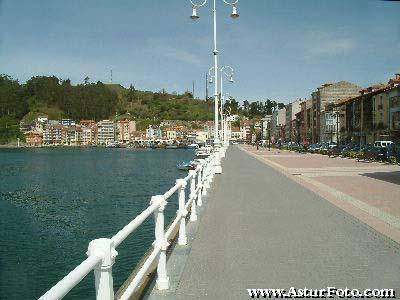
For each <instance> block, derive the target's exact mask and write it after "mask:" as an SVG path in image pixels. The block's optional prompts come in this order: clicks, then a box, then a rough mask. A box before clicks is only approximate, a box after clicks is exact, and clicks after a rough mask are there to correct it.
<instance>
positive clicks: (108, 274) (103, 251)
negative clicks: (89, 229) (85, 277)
mask: <svg viewBox="0 0 400 300" xmlns="http://www.w3.org/2000/svg"><path fill="white" fill-rule="evenodd" d="M86 254H87V255H88V256H90V255H98V256H101V257H102V258H103V259H102V261H101V262H100V263H99V265H98V266H96V268H95V269H94V277H95V286H96V299H97V300H113V299H114V289H113V277H112V266H113V264H114V262H115V257H116V256H117V255H118V252H117V251H116V250H115V247H114V242H113V241H112V240H111V239H105V238H102V239H96V240H93V241H91V242H90V243H89V247H88V251H87V252H86Z"/></svg>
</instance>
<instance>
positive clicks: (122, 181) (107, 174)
mask: <svg viewBox="0 0 400 300" xmlns="http://www.w3.org/2000/svg"><path fill="white" fill-rule="evenodd" d="M193 156H194V153H193V151H192V150H185V149H179V150H178V149H174V150H172V149H171V150H150V149H149V150H133V149H107V148H84V149H76V148H59V149H46V148H45V149H43V148H41V149H21V150H20V149H14V150H6V149H2V150H0V225H1V229H0V299H7V300H8V299H18V300H20V299H37V298H38V297H40V296H41V295H42V294H43V293H44V292H45V291H47V290H48V289H49V288H50V287H51V286H53V285H54V284H55V283H56V282H57V281H58V280H60V279H61V278H62V277H63V276H65V275H66V274H67V273H68V272H69V271H71V270H72V269H73V268H75V267H76V266H77V265H78V264H79V263H80V262H81V261H83V260H84V259H85V258H86V255H85V252H86V251H87V246H88V243H89V241H91V240H92V239H96V238H100V237H111V236H113V235H114V234H115V233H117V232H118V231H119V230H120V229H121V228H122V227H123V226H124V225H126V224H127V223H128V222H129V221H131V220H132V219H133V218H134V217H135V216H136V215H138V214H139V213H140V212H142V211H143V210H144V209H145V208H146V207H147V206H148V204H149V201H150V197H151V196H152V195H157V194H163V193H164V192H165V191H167V190H168V189H169V188H170V187H172V186H173V185H174V183H175V179H177V178H180V177H184V176H186V173H184V172H182V171H178V170H177V168H176V164H177V163H179V162H181V161H183V160H190V159H192V158H193ZM177 206H178V205H177V197H176V196H175V195H174V197H172V198H171V199H170V200H169V204H168V205H167V209H166V216H167V222H168V221H169V220H171V219H172V217H173V216H174V215H175V213H176V210H177ZM153 239H154V220H153V218H150V219H149V220H148V221H147V222H146V223H145V224H144V225H142V226H141V227H140V230H138V231H137V232H135V233H134V234H132V235H131V236H130V237H128V239H126V240H125V241H124V242H123V243H122V244H121V245H120V246H119V247H118V249H117V251H118V253H119V254H118V257H117V260H116V263H115V265H114V267H113V274H114V290H115V291H116V290H117V289H118V287H119V286H120V285H121V284H122V283H123V282H124V280H125V279H126V278H127V277H128V275H129V274H130V272H131V270H132V269H133V268H134V266H135V265H136V264H137V262H138V261H139V260H140V258H141V257H142V255H143V254H144V252H145V251H146V250H147V249H148V248H149V247H150V246H151V243H152V241H153ZM94 298H95V293H94V276H93V272H91V273H90V274H89V275H88V276H87V277H86V278H85V279H84V280H83V281H82V282H81V283H80V284H79V285H78V286H77V287H76V288H74V289H73V290H72V291H71V292H70V294H69V295H68V296H67V297H66V298H65V299H94Z"/></svg>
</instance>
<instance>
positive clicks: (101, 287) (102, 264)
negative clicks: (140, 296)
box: [39, 154, 215, 300]
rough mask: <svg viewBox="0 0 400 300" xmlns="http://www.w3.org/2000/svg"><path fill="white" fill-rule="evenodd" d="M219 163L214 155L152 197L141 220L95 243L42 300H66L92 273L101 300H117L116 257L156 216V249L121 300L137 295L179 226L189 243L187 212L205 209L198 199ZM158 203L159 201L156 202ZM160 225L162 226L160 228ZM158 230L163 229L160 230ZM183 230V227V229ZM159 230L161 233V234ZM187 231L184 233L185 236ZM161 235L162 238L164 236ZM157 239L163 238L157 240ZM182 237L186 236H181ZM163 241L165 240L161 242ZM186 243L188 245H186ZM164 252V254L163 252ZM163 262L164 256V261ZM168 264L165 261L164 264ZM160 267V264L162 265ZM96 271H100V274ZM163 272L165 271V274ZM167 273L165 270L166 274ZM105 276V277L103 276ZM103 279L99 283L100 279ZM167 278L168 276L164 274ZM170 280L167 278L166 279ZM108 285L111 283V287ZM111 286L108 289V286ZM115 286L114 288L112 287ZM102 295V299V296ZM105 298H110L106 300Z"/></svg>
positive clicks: (90, 244)
mask: <svg viewBox="0 0 400 300" xmlns="http://www.w3.org/2000/svg"><path fill="white" fill-rule="evenodd" d="M214 159H215V155H214V154H211V155H210V156H209V157H208V158H206V159H203V160H202V161H201V163H200V164H199V165H198V166H197V167H196V168H195V169H194V170H191V171H189V172H188V173H189V174H188V175H187V176H186V177H185V178H182V179H178V180H176V183H175V185H174V186H173V187H172V188H170V189H169V190H168V191H167V192H165V193H164V194H163V195H160V196H154V197H152V201H151V202H150V205H149V206H148V207H147V208H146V209H145V210H143V211H142V212H141V213H140V214H139V215H138V216H136V217H135V218H134V219H133V220H132V221H131V222H129V223H128V224H127V225H126V226H125V227H123V228H122V229H121V230H120V231H118V232H117V233H116V234H115V235H114V236H113V237H111V238H110V239H97V240H93V241H91V242H90V243H89V250H88V252H87V253H86V254H87V255H88V257H87V258H86V259H85V260H84V261H83V262H82V263H81V264H79V265H78V266H77V267H76V268H75V269H74V270H72V271H71V272H70V273H69V274H67V275H66V276H65V277H64V278H62V279H61V280H60V281H59V282H58V283H57V284H55V285H54V286H53V287H52V288H51V289H50V290H48V291H47V292H46V293H45V294H44V295H43V296H41V297H40V298H39V300H56V299H61V298H63V297H64V296H65V295H66V294H67V293H68V292H69V291H70V290H72V289H73V288H74V287H75V286H76V285H77V284H78V283H79V282H80V281H82V280H83V279H84V278H85V277H86V275H87V274H89V273H90V272H91V271H92V270H95V276H96V295H97V299H113V297H114V294H113V287H112V273H111V266H112V265H113V263H114V261H115V257H116V256H117V254H118V253H117V252H116V250H115V248H116V247H118V246H119V245H120V244H121V243H122V242H123V241H124V240H125V239H126V238H127V237H128V236H129V235H130V234H132V233H133V232H134V231H135V230H136V229H137V228H138V227H139V226H140V225H142V224H143V223H144V222H145V221H146V220H147V218H148V217H149V216H150V215H152V214H155V215H157V211H158V214H159V215H158V218H160V217H161V219H156V239H155V240H154V243H153V245H154V249H153V251H152V252H151V254H150V256H149V257H148V258H147V259H146V261H145V262H144V263H143V265H142V267H141V268H140V269H139V271H138V272H137V274H136V276H135V277H134V278H133V280H132V282H131V283H130V284H129V286H128V287H127V289H126V290H125V291H124V293H123V294H122V296H121V297H120V299H128V298H129V297H130V296H131V295H132V293H133V292H134V291H135V289H136V288H137V286H138V285H139V283H140V282H141V280H142V279H143V277H144V276H145V274H146V272H147V271H148V269H149V268H150V266H151V265H152V263H153V262H154V260H155V259H156V258H157V256H158V255H161V254H163V255H164V256H165V251H166V248H167V247H168V240H170V239H171V238H172V234H173V232H174V230H175V229H176V227H177V225H178V224H180V229H179V230H180V231H179V234H180V240H179V243H181V238H183V240H184V241H186V232H185V228H184V227H185V224H184V223H185V218H186V214H187V210H188V209H189V207H190V205H192V210H193V208H194V212H193V211H192V214H193V213H194V214H195V213H196V212H195V205H199V206H200V205H201V203H200V204H199V203H197V204H196V203H195V199H196V196H198V197H199V200H200V202H201V194H205V189H206V188H207V187H209V183H210V182H211V180H212V178H211V177H212V176H213V175H214V173H213V168H212V167H213V162H214ZM201 173H203V176H201ZM196 177H198V178H200V179H201V181H200V180H199V182H198V184H197V187H196V186H195V185H196V182H195V179H196ZM189 180H190V181H191V186H190V189H191V191H190V194H189V197H188V201H187V203H185V191H184V190H185V187H186V184H187V183H188V182H189ZM177 191H179V210H178V211H177V214H176V217H175V219H174V220H173V222H172V223H171V225H170V226H169V228H168V229H167V230H164V213H163V212H164V207H165V205H166V204H167V202H166V200H168V199H169V198H170V197H171V196H172V195H173V194H174V193H175V192H177ZM153 200H156V201H153ZM192 219H193V220H197V216H193V218H192V216H191V220H192ZM157 222H161V223H160V224H161V225H162V226H161V225H160V224H158V223H157ZM157 226H161V227H162V228H161V227H160V228H161V229H162V230H161V231H159V230H160V228H158V229H157ZM182 226H183V227H182ZM157 230H158V232H157ZM181 231H183V233H182V232H181ZM160 234H161V235H160ZM157 235H158V236H159V237H158V238H157ZM181 235H182V236H181ZM160 237H161V239H160ZM184 243H186V242H184ZM163 251H164V252H163ZM159 259H161V256H160V258H159ZM164 264H165V261H164ZM159 267H160V264H159ZM100 269H101V270H109V276H110V277H111V278H109V277H107V278H106V279H104V277H100V276H101V275H102V274H101V275H100V273H101V272H100V271H99V270H100ZM96 271H99V272H98V273H96ZM161 271H162V270H161ZM164 272H165V270H164ZM102 276H104V275H102ZM97 277H99V280H98V278H97ZM164 277H166V274H164ZM166 278H167V277H166ZM107 281H108V283H107ZM105 285H108V286H105ZM110 285H111V287H110ZM100 294H101V295H100ZM104 294H106V295H108V296H109V297H107V296H106V297H104Z"/></svg>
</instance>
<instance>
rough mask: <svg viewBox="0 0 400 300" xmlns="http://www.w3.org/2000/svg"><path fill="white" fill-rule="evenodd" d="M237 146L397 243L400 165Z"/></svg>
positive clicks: (399, 213) (399, 215)
mask: <svg viewBox="0 0 400 300" xmlns="http://www.w3.org/2000/svg"><path fill="white" fill-rule="evenodd" d="M241 148H242V149H244V150H245V151H247V152H248V153H249V154H250V155H252V156H254V157H256V158H257V159H259V160H260V161H262V162H264V163H266V164H268V165H269V166H271V167H273V168H275V169H276V170H278V171H280V172H281V173H283V174H285V175H286V176H287V177H289V178H291V179H292V180H294V181H296V182H298V183H300V184H302V185H303V186H305V187H307V188H309V189H311V190H312V191H314V192H315V193H317V194H319V195H320V196H322V197H324V198H325V199H327V200H328V201H330V202H331V203H333V204H335V205H336V206H338V207H340V208H342V209H343V210H345V211H346V212H348V213H349V214H351V215H353V216H355V217H357V218H358V219H360V220H362V221H363V222H365V223H366V224H368V225H369V226H371V227H373V228H374V229H375V230H377V231H379V232H381V233H382V234H384V235H386V236H388V237H390V238H391V239H393V240H394V241H397V242H398V243H400V166H398V165H390V164H384V163H378V162H364V161H360V162H358V161H357V160H355V159H347V158H341V157H336V158H330V157H328V156H326V155H320V154H309V153H307V154H300V153H296V152H289V151H279V150H276V149H271V151H268V149H262V148H260V149H259V150H257V149H256V148H255V147H252V146H249V145H243V146H241Z"/></svg>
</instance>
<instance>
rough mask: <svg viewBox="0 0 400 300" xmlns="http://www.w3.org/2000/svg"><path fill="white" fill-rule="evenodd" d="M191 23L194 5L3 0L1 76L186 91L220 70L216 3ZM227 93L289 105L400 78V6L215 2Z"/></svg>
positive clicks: (329, 0) (199, 90) (326, 0)
mask: <svg viewBox="0 0 400 300" xmlns="http://www.w3.org/2000/svg"><path fill="white" fill-rule="evenodd" d="M208 2H209V3H208V4H207V5H206V6H205V7H203V8H201V9H200V10H199V15H200V17H201V18H200V19H199V20H198V21H197V22H193V21H192V20H190V19H189V16H190V14H191V5H190V3H189V1H188V0H168V1H161V0H115V1H109V0H85V1H80V0H68V1H62V0H57V1H54V0H35V1H32V0H25V1H22V0H0V28H1V31H0V73H6V74H9V75H11V76H13V77H14V78H18V79H19V80H20V81H22V82H24V81H25V80H27V79H29V78H30V77H31V76H33V75H56V76H58V77H61V78H70V79H71V80H72V81H73V82H74V83H78V82H82V81H83V78H84V77H86V76H89V77H90V79H91V81H97V80H100V81H103V82H108V81H109V73H110V69H113V75H114V76H113V77H114V82H118V83H121V84H122V85H124V86H129V84H130V83H133V84H134V85H135V87H136V88H138V89H143V90H153V91H157V90H161V89H163V88H165V89H166V90H167V91H178V92H182V91H185V90H187V89H191V85H192V80H195V82H196V96H198V97H204V89H205V88H204V74H205V72H206V71H207V70H208V68H209V67H210V66H211V65H212V63H213V60H212V55H211V51H212V23H211V1H210V0H209V1H208ZM217 6H218V8H217V9H218V29H219V31H218V33H219V41H218V42H219V50H220V62H221V63H222V64H228V65H231V66H232V67H234V69H235V71H236V76H235V77H236V78H235V80H236V81H235V83H234V84H232V85H229V86H228V83H226V84H225V86H226V88H227V89H226V90H227V91H229V92H230V93H231V94H232V95H233V96H235V97H236V98H237V99H239V100H244V99H248V100H251V101H252V100H265V99H267V98H270V99H274V100H279V101H283V102H288V101H291V100H294V99H297V98H305V97H308V96H309V95H310V93H311V92H312V91H313V90H314V89H315V88H316V87H318V86H319V85H320V84H322V83H325V82H335V81H339V80H348V81H351V82H354V83H357V84H359V85H362V86H367V85H369V84H373V83H377V82H386V81H387V80H388V79H389V78H390V77H392V76H393V74H394V73H396V72H400V17H399V16H400V2H395V1H391V2H389V1H387V2H385V1H378V0H301V1H299V0H240V2H239V13H240V18H239V19H237V20H232V19H231V18H229V14H230V8H229V7H228V6H227V5H225V4H223V2H222V0H217Z"/></svg>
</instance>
